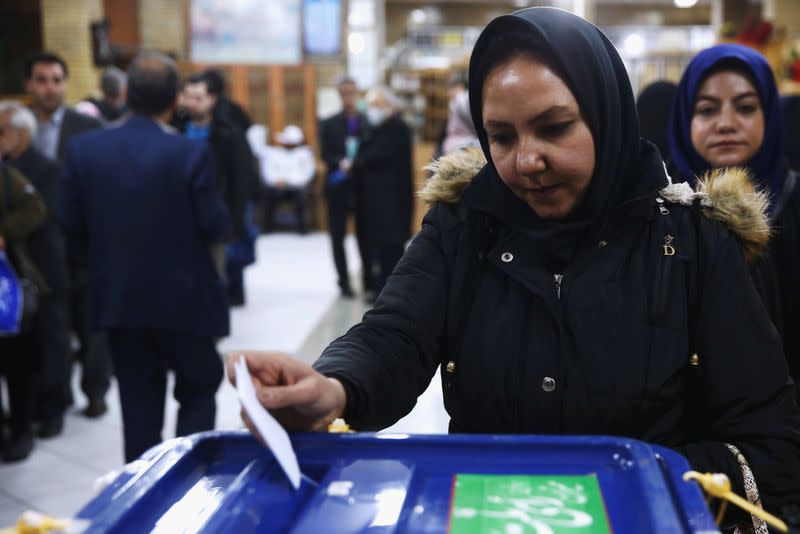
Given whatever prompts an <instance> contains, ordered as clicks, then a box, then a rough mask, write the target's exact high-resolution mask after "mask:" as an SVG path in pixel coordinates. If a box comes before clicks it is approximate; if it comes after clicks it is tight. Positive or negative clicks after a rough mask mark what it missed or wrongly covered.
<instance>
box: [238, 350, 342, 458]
mask: <svg viewBox="0 0 800 534" xmlns="http://www.w3.org/2000/svg"><path fill="white" fill-rule="evenodd" d="M227 367H228V376H229V379H230V381H231V382H232V383H233V384H235V385H236V386H237V390H238V391H239V398H240V399H242V406H243V407H244V411H245V413H246V415H247V416H248V418H249V419H250V423H251V425H249V426H250V430H252V431H253V432H254V433H257V434H259V435H260V436H261V437H262V438H263V439H264V441H266V442H267V444H268V445H269V447H270V448H273V449H274V448H275V444H274V441H276V438H273V439H272V440H270V437H271V435H270V434H266V433H265V432H267V430H262V428H259V427H258V424H257V423H256V420H255V419H256V418H258V419H261V424H262V426H264V423H263V419H264V418H263V416H262V415H254V414H258V413H259V410H260V411H261V412H264V415H266V416H268V417H269V418H270V420H271V421H272V423H274V424H275V425H274V426H277V427H278V428H280V427H281V426H282V427H283V428H286V429H289V430H298V431H309V430H320V431H324V430H326V429H327V427H328V424H330V423H331V422H332V421H333V420H334V419H336V418H339V417H342V414H343V413H344V409H345V405H346V402H347V398H346V395H345V391H344V387H342V384H341V383H340V382H339V381H338V380H336V379H333V378H327V377H325V376H323V375H321V374H320V373H318V372H317V371H315V370H314V369H313V368H311V367H310V366H308V365H306V364H305V363H303V362H300V361H298V360H296V359H294V358H291V357H289V356H286V355H284V354H279V353H274V352H273V353H270V352H247V353H245V354H243V355H241V356H240V355H238V354H237V355H235V356H233V357H231V358H228V362H227ZM242 382H247V385H244V386H242V385H241V383H242ZM254 384H255V385H254ZM243 396H244V398H243ZM244 399H247V400H244ZM254 405H255V406H254ZM256 407H258V408H259V409H256ZM264 408H266V409H267V410H271V411H272V415H274V416H275V418H277V421H276V420H275V419H273V418H272V415H270V414H269V413H266V410H264ZM251 412H252V413H251ZM278 423H280V424H278ZM274 426H270V423H266V427H265V428H267V429H270V430H268V431H269V432H272V431H273V430H272V429H274ZM280 430H281V431H283V429H282V428H280ZM284 434H285V432H284ZM286 440H287V441H288V436H287V437H286ZM276 456H277V453H276ZM295 461H296V460H295Z"/></svg>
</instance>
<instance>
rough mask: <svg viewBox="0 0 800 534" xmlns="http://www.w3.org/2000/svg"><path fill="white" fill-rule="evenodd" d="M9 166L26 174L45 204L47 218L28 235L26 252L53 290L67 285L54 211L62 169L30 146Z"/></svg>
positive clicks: (63, 250) (61, 235) (60, 234)
mask: <svg viewBox="0 0 800 534" xmlns="http://www.w3.org/2000/svg"><path fill="white" fill-rule="evenodd" d="M9 165H11V166H12V167H14V168H16V169H17V170H18V171H19V172H21V173H22V174H24V175H25V177H26V178H27V179H28V181H29V182H30V183H31V184H32V185H33V186H34V187H35V188H36V190H37V191H38V192H39V195H41V197H42V200H43V201H44V203H45V206H47V213H48V217H47V219H46V220H45V222H44V224H42V226H40V227H39V228H37V229H36V230H35V231H34V232H33V234H31V236H30V237H29V238H28V253H29V254H30V256H31V260H33V262H34V263H35V264H36V266H37V267H38V268H39V270H40V271H41V273H42V275H43V276H44V278H45V280H46V281H47V285H48V286H49V288H50V290H51V291H52V292H54V293H61V292H63V291H67V290H68V289H69V287H70V280H69V270H68V269H67V249H66V242H65V239H64V233H63V232H62V231H61V227H60V226H59V225H58V221H57V220H56V217H55V214H57V213H58V211H59V194H60V187H59V184H60V181H61V169H60V167H59V166H58V164H57V163H55V162H54V161H52V160H51V159H50V158H48V157H47V156H45V155H44V154H42V153H41V152H39V151H38V150H36V149H35V148H33V147H30V148H28V150H26V151H25V152H24V153H23V154H22V155H21V156H20V157H19V158H17V159H16V160H14V161H9Z"/></svg>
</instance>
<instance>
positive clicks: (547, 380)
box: [542, 376, 556, 393]
mask: <svg viewBox="0 0 800 534" xmlns="http://www.w3.org/2000/svg"><path fill="white" fill-rule="evenodd" d="M542 389H543V390H545V391H546V392H548V393H550V392H551V391H553V390H554V389H556V379H555V378H553V377H550V376H546V377H544V379H543V380H542Z"/></svg>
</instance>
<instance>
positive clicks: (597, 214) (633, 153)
mask: <svg viewBox="0 0 800 534" xmlns="http://www.w3.org/2000/svg"><path fill="white" fill-rule="evenodd" d="M510 33H517V34H523V35H525V34H530V35H532V36H534V37H535V38H536V40H535V42H540V43H541V47H537V48H536V49H531V53H533V54H535V55H536V56H537V57H542V58H544V59H545V60H546V61H547V62H548V63H549V64H552V65H553V66H554V67H555V68H556V70H557V72H558V74H559V75H560V76H561V77H562V78H563V80H564V83H565V84H566V85H567V87H568V88H569V89H570V91H571V92H572V94H573V95H574V96H575V99H576V101H577V102H578V105H579V107H580V109H581V112H582V114H583V117H584V119H585V120H586V123H587V124H588V126H589V129H590V131H591V133H592V137H593V139H594V144H595V170H594V174H593V176H592V181H591V183H590V185H589V188H588V190H587V193H586V195H585V197H584V200H583V202H582V203H581V205H579V206H578V207H577V208H576V210H575V211H574V212H573V213H572V214H571V215H570V216H569V217H567V218H566V219H564V220H560V221H545V220H542V219H540V218H538V217H537V216H536V215H535V213H534V212H533V210H530V209H528V210H527V211H528V212H529V214H528V217H527V219H528V220H527V221H526V224H525V226H526V233H528V234H529V235H531V236H532V237H533V239H534V240H535V241H538V242H540V243H541V244H542V245H543V247H542V248H543V249H544V250H545V251H549V254H550V255H551V256H554V257H553V258H552V259H553V260H555V261H557V262H559V263H563V262H565V261H569V259H571V255H572V254H573V253H574V251H575V249H576V248H577V243H578V242H579V241H580V240H581V239H582V237H583V236H584V235H585V233H586V230H587V229H588V228H591V227H592V226H594V225H596V224H598V223H600V222H601V221H602V220H604V219H605V218H606V217H607V216H608V215H609V213H610V212H611V211H612V210H613V209H614V208H615V207H616V206H618V205H620V204H622V203H623V202H625V201H626V200H628V199H631V198H635V197H638V196H641V195H643V194H645V193H650V192H652V191H655V190H657V189H659V188H661V187H663V186H664V185H666V174H665V172H664V171H663V167H662V166H661V165H660V157H659V154H658V151H657V150H656V149H655V148H654V147H653V145H652V144H650V143H648V142H644V141H643V140H641V139H640V136H639V123H638V118H637V114H636V104H635V102H634V98H633V91H632V88H631V84H630V80H629V78H628V74H627V72H626V70H625V66H624V64H623V62H622V59H621V58H620V56H619V54H618V53H617V51H616V49H615V48H614V46H613V45H612V44H611V42H610V41H609V40H608V38H607V37H606V36H605V35H604V34H603V33H602V32H601V31H600V30H599V29H598V28H597V27H595V26H594V25H592V24H591V23H589V22H587V21H586V20H584V19H582V18H580V17H578V16H576V15H573V14H571V13H569V12H567V11H563V10H561V9H556V8H548V7H533V8H528V9H523V10H520V11H517V12H515V13H513V14H511V15H503V16H501V17H498V18H496V19H494V20H493V21H492V22H490V23H489V24H488V25H487V26H486V28H485V29H484V30H483V32H482V33H481V35H480V37H479V38H478V40H477V42H476V44H475V47H474V49H473V52H472V56H471V58H470V67H469V92H470V107H471V112H472V120H473V123H474V124H475V127H476V131H477V134H478V139H479V140H480V143H481V147H482V148H483V152H484V154H485V155H486V159H487V161H488V162H489V163H488V167H489V169H488V170H490V171H491V172H493V173H494V174H495V175H497V171H496V169H495V168H494V165H493V164H492V159H491V153H490V151H489V143H488V139H487V135H486V130H485V129H484V125H483V110H482V96H483V85H484V82H485V79H486V76H487V75H488V73H489V71H490V70H491V69H488V70H487V69H486V68H485V66H483V63H484V62H483V61H482V59H483V56H484V55H485V54H486V53H487V50H488V48H489V46H490V43H491V42H492V41H493V40H494V39H497V38H500V37H501V36H502V35H504V34H510ZM531 98H535V95H531ZM497 179H498V180H499V179H500V178H499V176H497ZM519 202H520V203H521V202H522V201H519ZM516 208H517V209H519V206H517V207H516Z"/></svg>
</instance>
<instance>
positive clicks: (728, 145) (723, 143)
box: [711, 141, 744, 148]
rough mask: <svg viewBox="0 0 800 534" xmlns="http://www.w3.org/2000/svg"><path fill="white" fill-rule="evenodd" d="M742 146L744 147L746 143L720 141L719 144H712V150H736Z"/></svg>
mask: <svg viewBox="0 0 800 534" xmlns="http://www.w3.org/2000/svg"><path fill="white" fill-rule="evenodd" d="M742 145H744V143H742V142H741V141H720V142H718V143H712V144H711V148H734V147H738V146H742Z"/></svg>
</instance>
